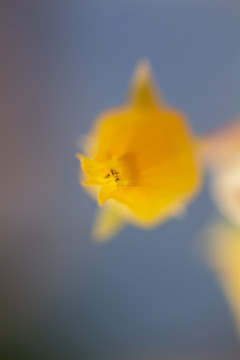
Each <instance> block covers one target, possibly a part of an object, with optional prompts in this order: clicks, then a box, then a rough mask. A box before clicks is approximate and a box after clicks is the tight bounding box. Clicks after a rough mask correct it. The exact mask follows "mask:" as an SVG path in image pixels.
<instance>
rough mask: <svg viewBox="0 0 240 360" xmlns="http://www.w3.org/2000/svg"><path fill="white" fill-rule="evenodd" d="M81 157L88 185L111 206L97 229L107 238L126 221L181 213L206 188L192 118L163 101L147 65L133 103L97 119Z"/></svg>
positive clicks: (151, 221)
mask: <svg viewBox="0 0 240 360" xmlns="http://www.w3.org/2000/svg"><path fill="white" fill-rule="evenodd" d="M77 157H78V158H79V159H80V162H81V165H82V169H83V173H84V175H83V174H82V171H80V178H81V181H82V180H83V181H82V184H83V185H84V186H85V187H88V188H90V189H91V188H92V189H93V192H94V193H95V196H96V198H97V199H98V202H99V204H100V205H102V204H105V203H106V205H105V206H104V207H103V211H102V212H101V213H100V214H99V215H98V217H97V221H96V225H95V235H97V236H98V237H102V238H106V237H108V236H110V235H111V234H112V233H113V232H114V231H116V229H118V228H119V227H120V225H122V223H124V222H131V223H135V224H137V225H139V226H151V225H155V224H157V223H158V222H159V221H163V220H165V219H166V218H168V217H169V216H172V215H174V214H176V213H178V212H179V210H180V209H182V208H183V207H184V206H185V204H186V202H187V201H189V200H190V199H191V198H192V197H193V196H194V195H195V194H196V191H197V190H198V188H199V185H200V177H201V176H200V170H199V164H198V161H197V159H196V153H195V139H194V138H193V136H192V134H191V131H190V129H189V127H188V125H187V121H186V117H185V116H184V115H183V114H182V113H181V112H180V111H178V110H175V109H173V108H170V107H168V106H167V105H166V104H165V103H164V102H163V100H162V99H161V97H160V96H159V93H158V91H157V89H156V86H155V84H154V81H153V79H152V75H151V71H150V67H149V65H148V63H146V62H141V63H140V64H139V66H138V67H137V69H136V72H135V75H134V77H133V80H132V83H131V86H130V93H129V97H128V101H127V103H126V104H125V105H123V106H121V107H119V108H115V109H111V110H109V111H107V112H105V113H103V114H102V115H101V116H100V117H99V118H98V119H97V121H96V124H95V125H94V127H93V129H92V131H91V133H90V136H89V137H88V140H87V141H86V155H82V154H77Z"/></svg>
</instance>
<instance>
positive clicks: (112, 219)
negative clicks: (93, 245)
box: [93, 200, 125, 243]
mask: <svg viewBox="0 0 240 360" xmlns="http://www.w3.org/2000/svg"><path fill="white" fill-rule="evenodd" d="M124 223H125V219H124V216H123V213H122V211H121V208H120V206H119V205H118V204H117V203H116V202H114V201H113V200H110V201H109V202H108V203H106V204H104V205H103V206H101V207H100V208H99V209H98V211H97V214H96V218H95V222H94V226H93V237H94V239H95V240H96V241H97V242H99V243H102V242H105V241H107V240H109V238H110V237H112V236H113V235H114V234H115V233H116V232H118V231H119V230H120V229H121V228H122V227H123V226H124Z"/></svg>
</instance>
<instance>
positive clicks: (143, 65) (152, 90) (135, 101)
mask: <svg viewBox="0 0 240 360" xmlns="http://www.w3.org/2000/svg"><path fill="white" fill-rule="evenodd" d="M159 103H160V94H159V91H158V89H157V87H156V85H155V82H154V80H153V76H152V73H151V67H150V64H149V62H148V61H141V62H140V63H139V64H138V66H137V68H136V71H135V73H134V75H133V78H132V82H131V84H130V91H129V104H130V105H131V106H136V107H140V108H147V107H156V106H157V105H159Z"/></svg>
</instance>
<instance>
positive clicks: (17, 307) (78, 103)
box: [0, 0, 240, 360]
mask: <svg viewBox="0 0 240 360" xmlns="http://www.w3.org/2000/svg"><path fill="white" fill-rule="evenodd" d="M239 39H240V2H239V1H238V0H235V1H234V0H159V1H157V0H138V1H137V0H121V1H114V0H101V1H99V0H66V1H53V0H49V1H48V0H41V1H40V0H38V1H37V0H28V1H27V0H26V1H25V0H22V1H17V0H15V1H14V0H10V1H9V0H1V2H0V65H1V66H0V94H1V95H0V124H1V126H0V149H1V152H0V154H1V155H0V158H1V177H0V212H1V216H0V222H1V224H0V225H1V230H0V231H1V233H0V235H1V236H0V279H1V291H0V318H1V321H0V359H46V360H47V359H53V360H54V359H59V360H61V359H64V360H65V359H66V360H75V359H78V360H88V359H89V360H135V359H136V360H159V359H161V360H162V359H163V360H183V359H184V360H200V359H204V360H206V359H207V360H235V359H236V360H237V359H239V358H240V347H239V343H238V338H237V332H236V329H235V325H234V321H233V319H232V315H231V312H230V310H229V307H228V304H227V302H226V300H225V297H224V295H223V293H222V290H221V288H220V286H219V283H218V281H217V279H216V278H215V277H214V274H213V273H212V272H211V270H210V269H209V268H208V266H207V264H206V262H205V261H204V256H203V254H202V252H201V249H202V246H203V241H202V238H201V236H200V234H201V232H202V231H203V229H204V228H205V227H206V226H207V225H208V224H209V222H210V219H211V217H214V216H215V215H214V213H215V207H214V204H213V202H212V200H211V198H210V196H209V191H208V188H207V186H205V188H204V189H203V191H202V193H201V195H200V196H199V197H198V199H197V200H196V201H194V202H193V203H192V204H191V205H190V207H189V209H188V211H187V214H186V216H185V217H184V218H183V219H178V220H171V221H169V222H167V223H166V224H164V225H163V226H161V227H159V228H156V229H154V230H152V231H149V232H146V231H143V230H139V229H136V228H133V227H129V228H126V229H124V230H123V231H122V232H121V233H119V234H118V235H117V236H116V237H115V238H114V239H113V240H112V241H110V242H108V243H106V244H105V245H103V246H100V245H96V244H95V243H94V242H93V241H92V240H91V238H90V232H91V226H92V221H93V218H94V212H95V210H96V204H95V203H94V202H93V201H92V200H91V199H90V198H88V197H87V195H86V194H85V193H84V192H83V190H82V189H81V188H80V187H79V185H78V178H77V174H78V161H77V160H76V159H75V158H74V153H75V152H76V150H77V145H76V144H77V140H78V136H79V135H81V134H84V133H86V132H88V130H89V129H90V126H91V124H92V123H93V120H94V118H95V117H96V116H97V115H98V114H99V112H101V111H102V110H103V109H106V108H109V107H112V106H115V105H118V104H121V103H122V102H123V101H124V100H125V95H126V90H127V86H128V82H129V79H130V77H131V75H132V72H133V70H134V67H135V65H136V63H137V61H138V60H139V59H141V58H143V57H144V58H148V59H149V60H150V62H151V63H152V66H153V71H154V73H155V76H156V80H157V82H158V83H159V86H160V87H161V90H162V93H163V94H164V97H165V99H166V100H167V102H168V103H169V104H171V105H173V106H176V107H179V108H181V109H182V110H184V111H185V112H186V113H187V115H188V116H189V118H190V119H191V123H192V127H193V129H194V130H195V131H196V132H197V133H198V134H199V135H200V134H206V133H208V132H211V131H214V130H215V129H217V128H218V127H219V126H221V125H223V124H226V123H227V122H228V121H230V120H231V119H232V118H234V117H235V116H236V115H238V114H239V113H240V101H239V99H240V98H239V94H240V44H239Z"/></svg>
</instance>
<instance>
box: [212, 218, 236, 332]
mask: <svg viewBox="0 0 240 360" xmlns="http://www.w3.org/2000/svg"><path fill="white" fill-rule="evenodd" d="M210 235H211V239H210V242H209V239H208V246H207V247H208V257H209V259H210V264H211V266H212V268H213V269H214V271H215V272H216V274H217V276H218V278H219V280H220V283H221V285H222V287H223V290H224V293H225V295H226V297H227V300H228V302H229V304H230V307H231V310H232V313H233V316H234V319H235V321H236V325H237V328H238V331H239V335H240V229H238V228H233V227H231V226H229V225H226V224H216V225H215V227H213V229H212V232H211V234H210Z"/></svg>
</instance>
